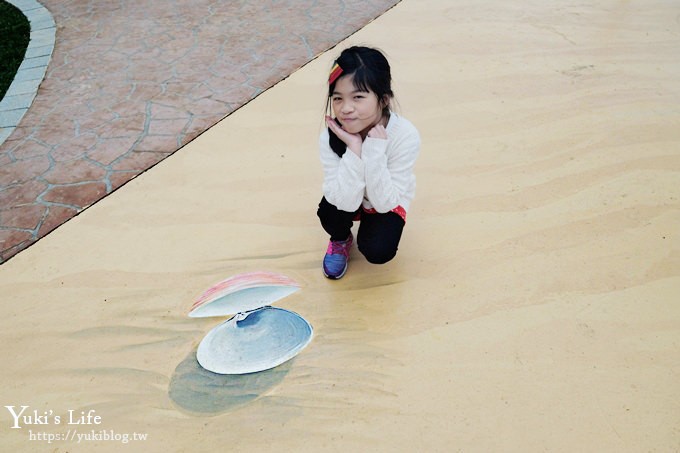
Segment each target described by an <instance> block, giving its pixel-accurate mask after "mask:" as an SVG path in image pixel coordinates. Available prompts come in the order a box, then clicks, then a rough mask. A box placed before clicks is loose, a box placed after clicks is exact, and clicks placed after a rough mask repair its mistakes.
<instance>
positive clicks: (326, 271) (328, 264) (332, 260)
mask: <svg viewBox="0 0 680 453" xmlns="http://www.w3.org/2000/svg"><path fill="white" fill-rule="evenodd" d="M353 241H354V236H352V233H350V234H349V237H348V238H347V239H346V240H344V241H330V242H329V243H328V249H327V250H326V256H324V257H323V275H325V276H326V277H328V278H332V279H334V280H337V279H339V278H342V276H343V275H345V272H347V262H348V261H349V249H350V248H351V247H352V242H353Z"/></svg>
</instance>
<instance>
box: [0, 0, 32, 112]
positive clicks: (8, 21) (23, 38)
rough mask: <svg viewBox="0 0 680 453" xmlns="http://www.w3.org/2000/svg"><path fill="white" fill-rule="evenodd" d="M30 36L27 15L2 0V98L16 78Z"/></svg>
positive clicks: (0, 75)
mask: <svg viewBox="0 0 680 453" xmlns="http://www.w3.org/2000/svg"><path fill="white" fill-rule="evenodd" d="M30 36H31V25H30V23H29V22H28V19H27V18H26V16H24V15H23V13H22V12H21V11H20V10H19V9H18V8H16V7H15V6H14V5H10V4H9V3H7V2H4V1H2V0H0V37H1V38H0V99H2V98H3V97H4V96H5V93H6V92H7V89H8V88H9V86H10V85H11V84H12V80H14V75H15V74H16V72H17V69H19V65H20V64H21V61H22V60H23V59H24V54H25V53H26V48H27V47H28V41H29V39H30Z"/></svg>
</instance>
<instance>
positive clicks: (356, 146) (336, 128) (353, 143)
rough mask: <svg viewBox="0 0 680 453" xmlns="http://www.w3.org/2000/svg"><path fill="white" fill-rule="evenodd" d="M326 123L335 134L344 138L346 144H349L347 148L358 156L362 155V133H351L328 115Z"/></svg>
mask: <svg viewBox="0 0 680 453" xmlns="http://www.w3.org/2000/svg"><path fill="white" fill-rule="evenodd" d="M326 125H327V126H328V128H329V129H330V130H331V131H333V133H334V134H335V135H337V136H338V138H339V139H340V140H342V141H343V142H344V143H345V145H347V148H349V149H350V151H352V152H353V153H354V154H356V155H357V156H359V157H361V142H362V140H361V135H360V134H350V133H349V132H347V131H346V130H344V129H343V128H342V127H340V125H339V124H338V123H336V122H335V120H334V119H333V118H331V117H330V116H328V115H326Z"/></svg>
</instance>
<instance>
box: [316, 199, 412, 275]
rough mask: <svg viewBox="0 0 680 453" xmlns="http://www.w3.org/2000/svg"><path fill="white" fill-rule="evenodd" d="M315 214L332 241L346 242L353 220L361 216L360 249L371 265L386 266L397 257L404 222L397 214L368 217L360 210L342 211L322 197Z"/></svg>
mask: <svg viewBox="0 0 680 453" xmlns="http://www.w3.org/2000/svg"><path fill="white" fill-rule="evenodd" d="M316 214H317V215H318V216H319V219H320V220H321V226H322V227H323V229H324V230H326V233H328V234H329V235H330V236H331V241H344V240H345V239H347V238H348V237H349V234H350V228H352V223H353V221H354V218H355V217H356V216H357V214H360V215H361V223H360V224H359V232H358V233H357V246H358V247H359V251H360V252H361V253H362V254H363V255H364V256H365V257H366V260H368V262H369V263H373V264H383V263H386V262H388V261H390V260H391V259H392V258H394V256H395V255H396V254H397V247H398V245H399V240H400V239H401V232H402V231H403V230H404V225H405V222H404V219H402V218H401V217H400V216H399V215H398V214H395V213H394V212H386V213H384V214H379V213H376V214H368V213H366V212H364V211H363V210H362V209H361V208H359V210H358V211H355V212H347V211H341V210H339V209H338V208H336V207H335V206H334V205H332V204H330V203H329V202H328V201H327V200H326V197H323V198H322V199H321V202H320V203H319V209H318V211H317V212H316Z"/></svg>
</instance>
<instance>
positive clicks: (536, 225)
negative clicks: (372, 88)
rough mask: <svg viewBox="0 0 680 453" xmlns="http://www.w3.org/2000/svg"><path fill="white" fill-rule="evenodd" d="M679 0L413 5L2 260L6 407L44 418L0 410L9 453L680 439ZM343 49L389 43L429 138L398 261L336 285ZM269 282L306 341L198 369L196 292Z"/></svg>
mask: <svg viewBox="0 0 680 453" xmlns="http://www.w3.org/2000/svg"><path fill="white" fill-rule="evenodd" d="M679 14H680V8H679V7H678V5H677V3H675V2H669V1H665V2H664V1H650V2H614V1H605V2H599V1H598V2H595V1H587V2H567V1H563V2H529V3H527V2H501V1H489V2H482V3H481V4H480V2H446V1H433V0H418V1H416V0H404V1H402V2H401V3H400V4H399V5H398V6H396V7H395V8H394V9H392V10H390V11H389V12H388V13H386V14H385V15H384V16H382V17H380V18H379V19H378V20H376V21H375V22H373V23H371V24H370V25H368V26H367V27H366V28H364V29H363V30H361V31H360V32H358V33H357V34H356V35H354V36H352V37H350V38H349V39H348V40H347V41H346V42H343V43H341V44H340V46H339V48H337V49H334V50H331V51H330V52H328V53H326V54H323V55H321V56H320V57H319V58H318V59H316V60H315V61H313V62H312V63H310V64H308V65H307V66H305V67H304V68H302V69H301V70H299V71H297V72H296V73H294V74H293V75H292V76H291V77H289V78H288V79H286V80H285V81H283V82H281V83H280V84H278V85H276V86H275V87H274V88H272V89H270V90H268V91H267V92H265V93H264V94H262V95H261V96H259V97H258V98H257V99H255V100H254V101H252V102H250V103H249V104H247V105H246V106H245V107H243V108H242V109H240V110H238V111H237V112H236V113H235V114H233V115H231V116H229V117H227V118H226V119H224V120H223V121H222V122H220V123H219V124H218V125H217V126H215V127H213V128H212V129H210V130H208V131H207V132H206V133H204V134H203V135H201V136H200V137H199V138H197V139H196V140H194V141H193V142H192V143H190V144H189V145H188V146H186V147H185V148H183V149H182V150H180V151H179V152H177V153H176V154H174V155H173V156H172V157H170V158H169V159H167V160H165V161H163V162H162V163H161V164H159V165H157V166H156V167H154V168H152V169H151V170H150V171H148V172H147V173H145V174H143V175H141V176H140V177H138V178H136V179H135V180H133V181H132V182H130V183H129V184H127V185H126V186H124V187H123V188H122V189H121V190H119V191H117V192H115V193H114V194H112V195H111V196H109V197H107V198H105V199H104V200H103V201H101V202H99V203H97V204H95V205H94V206H92V207H90V208H89V209H87V210H86V211H84V212H83V213H82V214H81V215H79V216H78V217H76V218H75V219H73V220H71V221H69V222H68V223H66V224H65V225H63V226H62V227H60V228H58V229H57V230H56V231H55V232H53V233H52V234H50V235H49V236H48V237H46V238H45V239H42V240H41V241H39V242H38V243H37V244H36V245H34V246H32V247H31V248H29V249H28V250H26V251H24V252H22V253H20V254H19V255H18V256H16V257H15V258H13V259H12V260H11V261H9V262H7V263H6V264H4V265H3V266H2V267H0V306H1V307H2V316H1V317H0V339H1V341H0V351H1V355H0V360H1V361H2V371H0V401H1V402H2V405H3V406H6V405H10V406H15V409H13V410H15V411H17V412H18V411H19V410H21V409H20V406H28V408H27V409H26V412H25V413H24V415H26V414H34V411H35V412H37V415H40V416H45V417H39V418H38V419H37V420H35V419H34V420H29V421H33V422H34V423H33V424H30V423H27V422H25V421H24V422H21V423H20V424H21V428H18V429H12V426H13V423H14V422H13V418H12V415H11V413H10V411H9V410H7V409H4V408H3V409H2V411H1V412H2V413H3V414H4V415H3V416H2V418H0V423H1V425H0V430H1V431H0V432H2V436H0V447H1V448H0V449H2V450H3V451H59V452H64V451H69V452H74V451H121V450H122V445H121V444H122V442H123V441H124V440H125V439H124V437H123V436H124V435H129V436H130V437H129V442H128V443H127V444H126V445H125V447H127V448H128V449H130V451H145V452H156V451H187V452H189V451H191V452H194V451H248V452H250V451H257V452H261V451H315V452H316V451H342V452H345V451H423V452H439V451H441V452H450V451H466V452H468V451H480V452H488V451H504V452H505V451H522V452H527V451H565V452H573V451H593V452H602V451H616V452H622V451H631V452H637V451H677V450H678V449H680V430H679V429H678V426H679V424H678V422H680V384H679V382H680V304H679V303H678V302H679V296H680V237H679V236H678V231H679V228H678V226H679V225H680V209H679V201H678V200H679V198H680V173H679V171H680V109H679V107H678V106H679V105H680V83H678V81H679V80H680V23H679V21H678V17H679ZM350 44H370V45H374V46H378V47H380V48H382V49H384V50H385V51H386V53H387V54H388V56H389V58H390V60H391V62H392V65H393V72H394V77H395V84H396V86H395V91H396V93H397V96H398V100H399V104H400V108H401V112H402V114H403V115H404V116H406V117H407V118H409V119H410V120H411V121H412V122H413V123H414V124H416V125H417V127H418V128H419V130H420V132H421V135H422V138H423V146H422V153H421V157H420V158H419V161H418V163H417V168H416V173H417V177H418V188H417V195H416V199H415V201H414V202H413V205H412V209H411V211H410V212H409V217H408V223H407V227H406V230H405V233H404V236H403V239H402V244H401V246H400V251H399V254H398V256H397V258H396V259H395V260H394V261H392V262H390V263H388V264H386V265H384V266H373V265H370V264H368V263H366V261H365V260H364V259H363V257H362V256H361V255H360V254H359V253H358V252H357V251H356V250H354V251H353V255H352V261H351V264H350V270H349V272H348V274H347V276H346V277H345V278H343V279H342V280H340V281H329V280H326V279H325V278H324V277H323V275H322V273H321V267H320V260H321V258H322V255H323V252H324V250H325V246H326V240H327V238H326V237H324V234H323V232H322V231H321V229H320V227H319V225H318V221H317V219H316V216H315V209H316V204H317V203H318V200H319V198H320V185H321V176H322V175H321V168H320V164H319V161H318V157H317V147H316V142H317V136H318V132H319V130H320V127H321V125H322V115H323V108H324V102H325V100H324V77H325V76H326V74H327V71H328V69H329V68H330V64H331V61H332V59H333V58H334V56H335V55H337V53H338V52H339V49H341V48H343V47H345V46H348V45H350ZM255 270H266V271H272V272H279V273H282V274H285V275H288V276H289V277H291V278H293V279H295V280H296V281H298V282H299V283H300V284H301V285H302V289H301V290H300V291H299V292H297V293H295V294H293V295H292V296H290V297H288V298H286V299H284V300H281V301H279V302H278V303H277V306H279V307H281V308H286V309H290V310H293V311H295V312H297V313H299V314H301V315H302V316H304V317H305V318H306V319H307V320H308V321H309V322H310V323H311V324H312V325H313V326H314V329H315V337H314V340H313V342H312V343H311V344H310V345H309V346H308V347H307V349H305V350H304V351H303V352H302V353H301V354H300V355H299V356H297V357H296V358H295V359H294V360H292V361H290V362H288V363H286V364H285V365H283V366H281V367H279V368H276V369H274V370H272V371H269V372H265V373H261V374H257V375H251V376H245V377H238V378H229V377H226V378H225V377H219V376H214V375H211V374H209V373H206V372H203V371H202V370H201V369H200V368H199V367H198V366H197V365H196V363H195V360H194V354H195V351H196V347H197V345H198V343H199V341H200V340H201V339H202V338H203V336H204V335H205V334H206V333H207V332H208V331H209V330H210V329H211V328H212V327H213V326H215V325H217V324H218V323H219V322H221V321H222V320H223V319H192V318H188V317H187V316H186V314H187V311H188V309H189V307H190V306H191V303H192V302H193V300H194V298H195V297H196V296H198V295H199V294H200V293H201V292H202V291H203V290H205V289H206V288H208V287H209V286H210V285H211V284H213V283H215V282H217V281H219V280H221V279H223V278H226V277H228V276H231V275H234V274H238V273H241V272H247V271H255ZM69 411H71V412H69ZM95 415H96V416H98V417H100V418H99V419H97V420H98V421H99V423H96V422H95V421H94V420H95V418H94V416H95ZM57 416H59V417H60V420H59V421H60V422H61V423H59V424H57V423H56V417H57ZM69 417H71V419H72V420H69ZM42 421H45V422H47V423H46V424H38V423H36V422H42ZM69 421H72V422H77V421H80V422H83V423H80V424H75V423H74V424H69ZM74 433H75V434H74ZM134 434H137V435H138V437H139V434H141V435H146V436H147V438H146V440H139V439H134V438H133V435H134ZM56 435H59V436H68V437H69V438H68V439H66V440H65V439H63V438H60V439H58V440H57V439H54V440H52V441H51V442H50V441H49V440H45V439H47V438H48V437H50V436H56ZM78 435H81V436H82V435H89V436H90V438H89V440H88V439H87V438H82V439H81V442H80V443H78ZM38 436H40V438H39V437H38ZM70 436H73V438H71V437H70ZM107 436H109V437H111V438H110V439H109V438H107ZM32 438H33V440H32ZM48 442H49V443H48Z"/></svg>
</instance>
